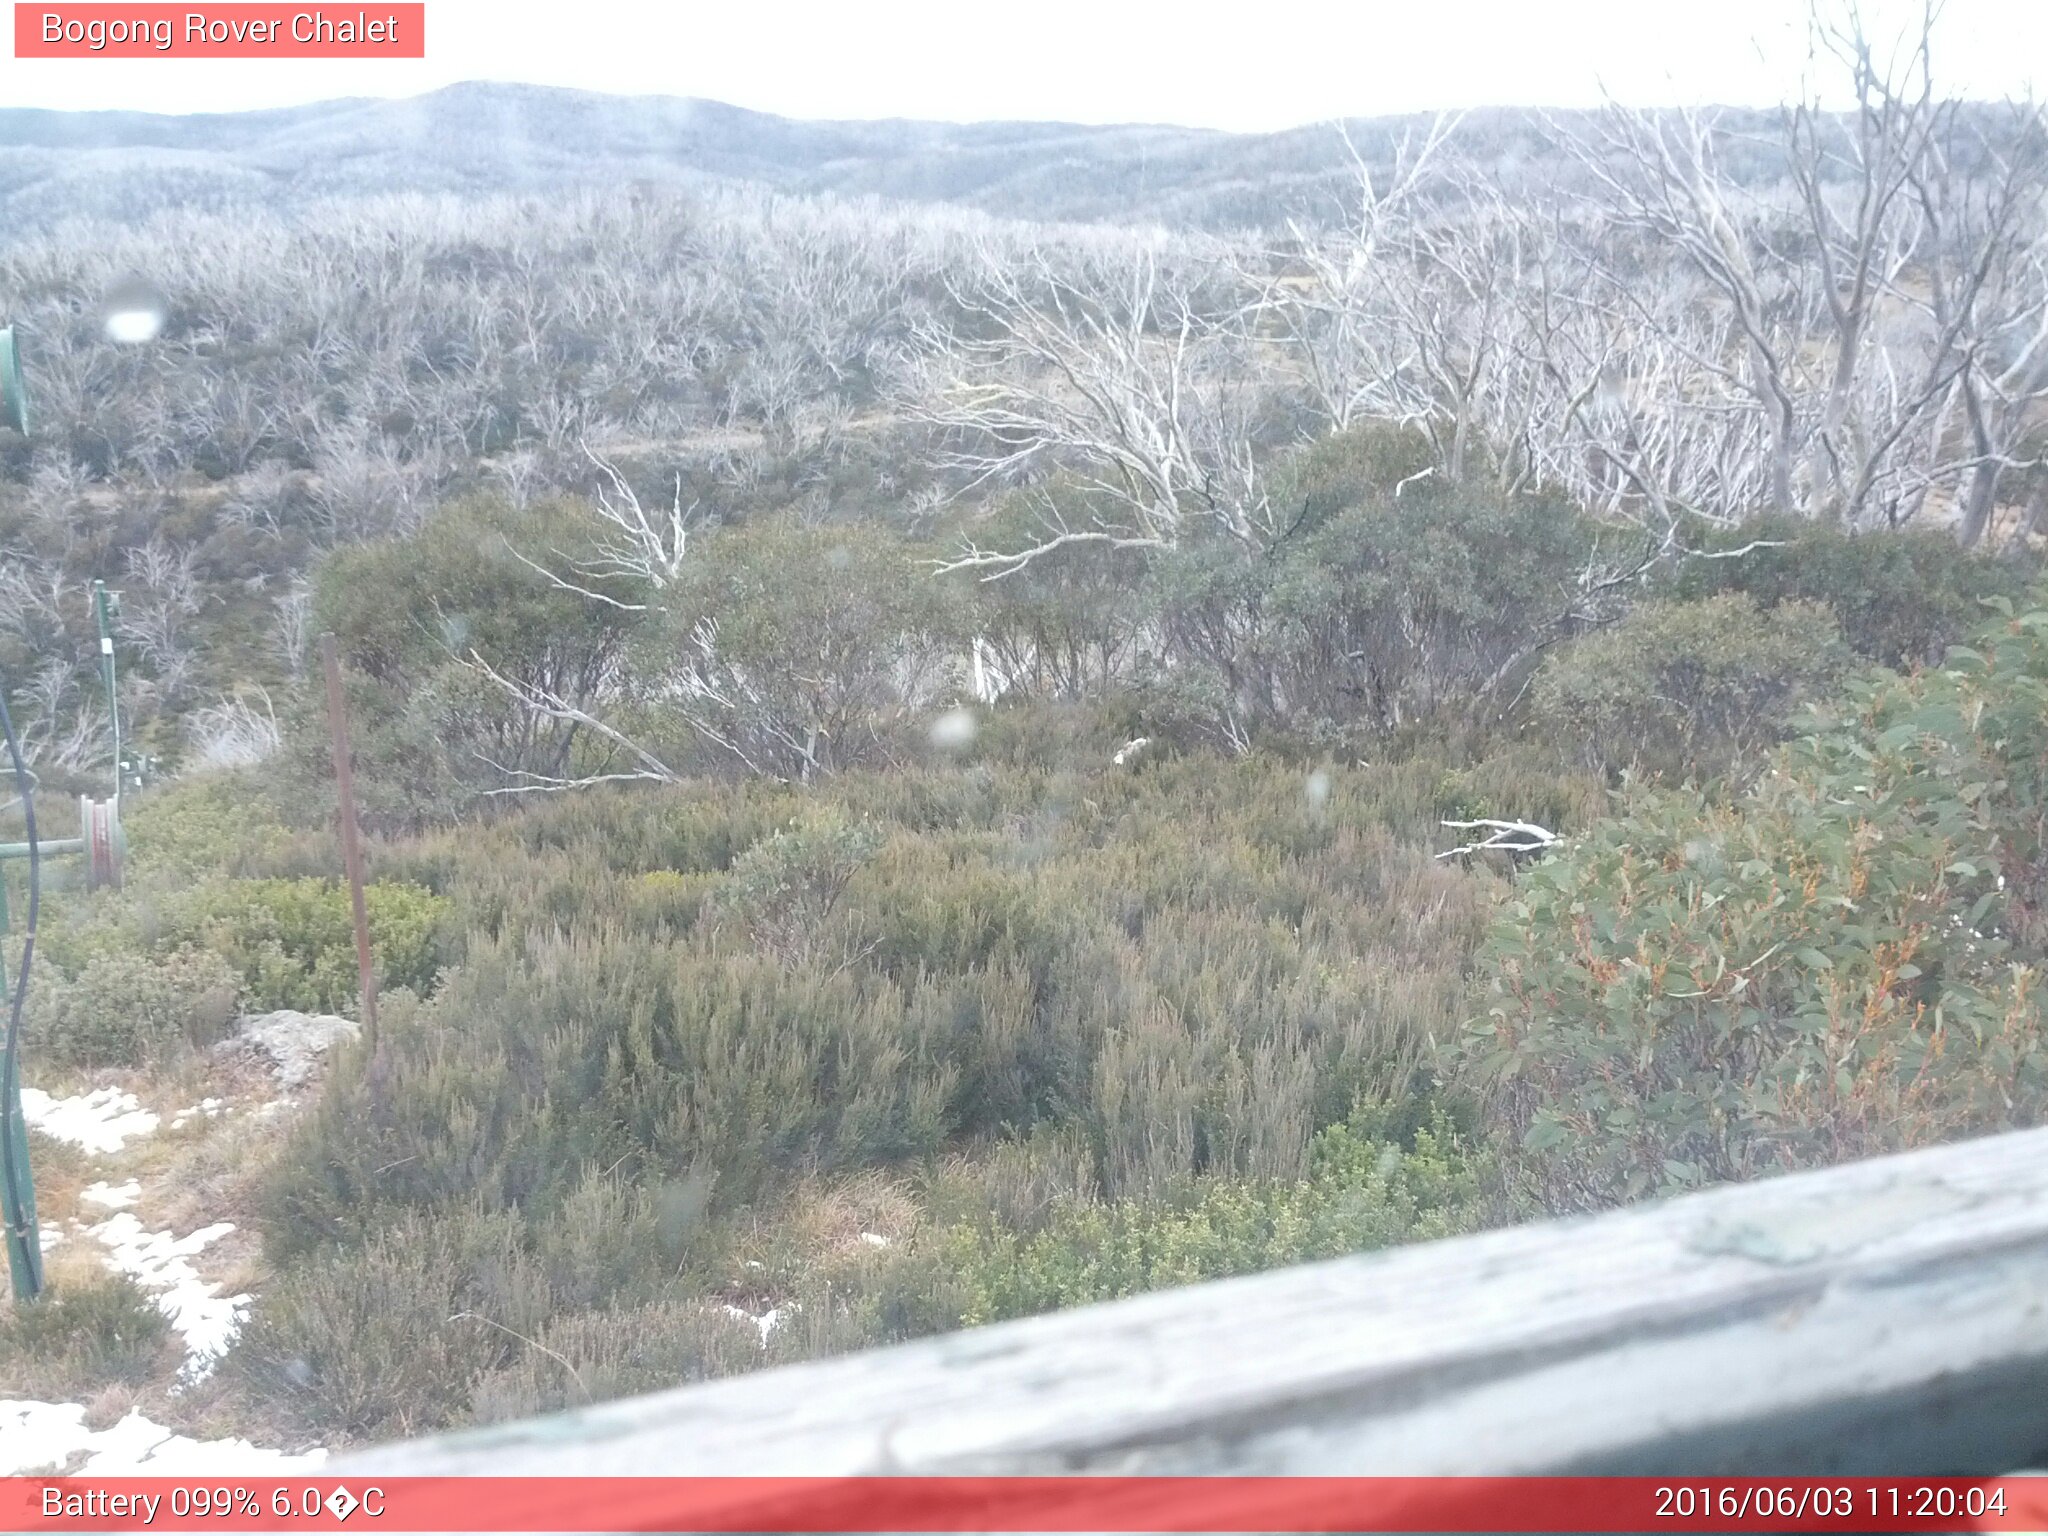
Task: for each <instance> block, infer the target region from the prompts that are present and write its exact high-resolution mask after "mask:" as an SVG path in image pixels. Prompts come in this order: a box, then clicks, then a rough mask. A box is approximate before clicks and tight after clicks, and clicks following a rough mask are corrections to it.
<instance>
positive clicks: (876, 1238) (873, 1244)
mask: <svg viewBox="0 0 2048 1536" xmlns="http://www.w3.org/2000/svg"><path fill="white" fill-rule="evenodd" d="M860 1240H861V1241H862V1242H864V1243H866V1244H867V1245H868V1246H869V1247H870V1248H886V1247H888V1246H889V1239H887V1238H886V1237H884V1236H882V1234H881V1233H879V1232H863V1233H861V1235H860Z"/></svg>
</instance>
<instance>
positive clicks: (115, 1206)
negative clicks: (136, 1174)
mask: <svg viewBox="0 0 2048 1536" xmlns="http://www.w3.org/2000/svg"><path fill="white" fill-rule="evenodd" d="M78 1198H79V1199H81V1200H90V1201H91V1202H92V1203H93V1204H94V1205H103V1206H105V1207H106V1208H107V1209H108V1210H110V1211H121V1210H126V1209H127V1208H128V1207H129V1206H131V1205H133V1204H134V1203H135V1202H136V1201H137V1200H140V1199H141V1198H142V1181H141V1180H139V1179H130V1180H129V1181H128V1182H127V1183H125V1184H109V1183H108V1182H107V1181H106V1180H105V1179H101V1180H100V1181H99V1183H97V1184H88V1185H87V1186H86V1187H85V1188H84V1189H83V1190H81V1191H80V1192H79V1196H78Z"/></svg>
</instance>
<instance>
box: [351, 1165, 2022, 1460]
mask: <svg viewBox="0 0 2048 1536" xmlns="http://www.w3.org/2000/svg"><path fill="white" fill-rule="evenodd" d="M2044 1457H2048V1130H2040V1131H2027V1132H2021V1133H2017V1134H2012V1135H2005V1136H1998V1137H1992V1138H1988V1139H1985V1140H1981V1141H1974V1142H1967V1143H1962V1144H1959V1145H1955V1146H1948V1147H1939V1148H1934V1149H1931V1150H1927V1151H1920V1152H1913V1153H1908V1154H1905V1155H1902V1156H1897V1157H1888V1158H1882V1159H1877V1160H1873V1161H1870V1162H1864V1163H1855V1164H1850V1165H1847V1166H1844V1167H1840V1168H1833V1169H1828V1170H1826V1171H1823V1172H1817V1173H1805V1174H1798V1175H1793V1176H1789V1177H1785V1178H1779V1179H1771V1180H1766V1181H1763V1182H1759V1183H1755V1184H1748V1185H1740V1186H1732V1187H1728V1188H1722V1189H1716V1190H1710V1191H1707V1192H1705V1193H1702V1194H1697V1195H1689V1196H1685V1197H1683V1198H1679V1199H1675V1200H1670V1201H1667V1202H1663V1203H1660V1204H1654V1205H1646V1206H1641V1207H1637V1208H1634V1209H1630V1210H1624V1211H1617V1212H1613V1213H1610V1214H1606V1215H1601V1216H1595V1217H1587V1218H1581V1219H1576V1220H1567V1221H1551V1222H1544V1223H1539V1224H1535V1225H1530V1226H1523V1227H1517V1228H1512V1229H1509V1230H1504V1231H1498V1232H1489V1233H1485V1234H1482V1235H1479V1236H1475V1237H1466V1238H1457V1239H1452V1240H1450V1241H1446V1242H1437V1243H1427V1244H1420V1245H1417V1246H1414V1247H1408V1248H1399V1249H1393V1250H1389V1251H1385V1252H1381V1253H1374V1254H1366V1255H1361V1256H1359V1257H1356V1258H1348V1259H1339V1260H1335V1261H1333V1262H1329V1263H1321V1264H1311V1265H1306V1266H1303V1267H1300V1268H1295V1269H1286V1270H1280V1271H1275V1272H1272V1273H1268V1274H1263V1275H1255V1276H1249V1277H1246V1278H1243V1279H1237V1280H1226V1281H1219V1282H1216V1283H1213V1284H1207V1285H1196V1286H1190V1287H1187V1288H1185V1289H1182V1290H1174V1291H1164V1292H1158V1293H1155V1294H1152V1295H1148V1296H1141V1297H1136V1298H1133V1299H1131V1300H1128V1301H1121V1302H1114V1303H1110V1304H1108V1305H1104V1306H1094V1307H1085V1308H1079V1309H1077V1310H1074V1311H1071V1312H1064V1313H1058V1314H1055V1315H1052V1316H1047V1317H1040V1318H1032V1319H1029V1320H1026V1321H1022V1322H1014V1323H1005V1324H1000V1325H997V1326H995V1327H989V1328H977V1329H972V1330H968V1331H965V1332H962V1333H957V1334H953V1335H949V1336H946V1337H941V1338H935V1339H929V1340H925V1341H922V1342H919V1343H915V1344H908V1345H903V1346H899V1347H896V1348H891V1349H882V1350H876V1351H873V1352H871V1353H867V1354H860V1355H852V1356H846V1357H842V1358H839V1359H834V1360H827V1361H823V1362H819V1363H816V1364H811V1365H802V1366H793V1367H787V1368H783V1369H779V1370H769V1371H761V1372H758V1373H756V1374H754V1375H750V1376H742V1377H736V1378H732V1379H728V1380H723V1381H717V1382H711V1383H707V1384H704V1385H701V1386H694V1387H686V1388H682V1389H679V1390H676V1391H671V1392H662V1393H657V1394H653V1395H651V1396H646V1397H639V1398H631V1399H626V1400H623V1401H619V1402H613V1403H607V1404H603V1405H600V1406H596V1407H592V1408H588V1409H585V1410H582V1411H579V1412H575V1413H568V1414H562V1415H558V1416H554V1417H550V1418H544V1419H535V1420H529V1421H526V1422H523V1423H517V1424H511V1425H505V1426H500V1427H496V1428H490V1429H483V1430H475V1431H469V1432H465V1433H461V1434H454V1435H448V1436H444V1437H440V1438H436V1439H428V1440H420V1441H415V1442H410V1443H406V1444H400V1445H391V1446H385V1447H381V1448H377V1449H373V1450H367V1451H363V1452H359V1453H357V1454H355V1455H353V1456H350V1457H347V1458H343V1459H342V1460H341V1461H340V1462H338V1463H337V1465H336V1467H335V1470H336V1471H337V1472H343V1473H353V1472H356V1471H359V1470H360V1471H374V1472H377V1473H380V1474H387V1475H389V1474H404V1473H418V1474H456V1473H470V1472H477V1473H497V1474H507V1473H521V1474H543V1473H552V1474H585V1475H620V1474H645V1473H667V1474H692V1473H706V1474H727V1475H740V1474H814V1475H828V1474H859V1473H925V1474H948V1473H981V1474H998V1473H1040V1472H1122V1473H1216V1472H1234V1473H1322V1474H1333V1475H1335V1474H1361V1475H1363V1474H1413V1475H1424V1474H1475V1473H1501V1474H1510V1473H1556V1472H1587V1473H1638V1474H1655V1475H1681V1474H1696V1473H1715V1472H1721V1473H1730V1474H1741V1473H1747V1474H1751V1475H1759V1476H1774V1475H1794V1474H1805V1475H1813V1476H1828V1475H1834V1474H1837V1473H1842V1474H1857V1475H1865V1474H1870V1475H1876V1474H1885V1473H1890V1474H1894V1475H1911V1474H1919V1473H1950V1474H1957V1475H1963V1474H1973V1473H1997V1472H2006V1471H2011V1470H2014V1469H2017V1468H2020V1467H2023V1466H2030V1465H2033V1466H2038V1465H2041V1464H2043V1461H2044Z"/></svg>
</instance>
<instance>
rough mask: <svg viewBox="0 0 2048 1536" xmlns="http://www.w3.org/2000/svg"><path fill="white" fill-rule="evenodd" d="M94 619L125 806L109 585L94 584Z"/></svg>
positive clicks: (117, 795)
mask: <svg viewBox="0 0 2048 1536" xmlns="http://www.w3.org/2000/svg"><path fill="white" fill-rule="evenodd" d="M92 611H93V617H94V618H96V619H97V620H98V621H99V626H100V676H101V677H102V678H103V679H104V680H105V682H106V685H107V727H108V729H109V730H111V731H112V732H113V733H114V804H115V805H116V806H118V805H119V804H120V803H121V767H122V764H121V705H120V703H119V701H118V699H117V698H116V696H115V693H114V625H113V621H112V618H111V616H110V615H109V613H108V601H107V584H106V583H105V582H104V581H95V582H94V583H93V584H92Z"/></svg>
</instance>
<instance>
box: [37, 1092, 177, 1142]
mask: <svg viewBox="0 0 2048 1536" xmlns="http://www.w3.org/2000/svg"><path fill="white" fill-rule="evenodd" d="M21 1108H22V1113H23V1115H24V1116H25V1117H26V1118H27V1120H28V1123H29V1124H30V1125H32V1126H34V1127H35V1128H36V1129H37V1130H39V1131H41V1132H42V1133H43V1134H44V1135H45V1136H54V1137H56V1138H57V1139H58V1140H59V1141H68V1142H70V1143H71V1144H72V1145H73V1146H75V1147H81V1148H83V1149H84V1150H85V1151H87V1152H118V1151H120V1150H121V1147H122V1145H123V1144H124V1143H125V1142H127V1141H129V1140H131V1139H133V1138H134V1137H137V1136H147V1135H148V1134H149V1133H150V1132H151V1131H153V1130H155V1129H156V1127H157V1117H156V1116H155V1115H154V1114H153V1113H151V1112H150V1111H149V1110H146V1109H144V1108H143V1107H142V1101H141V1100H139V1099H137V1098H136V1097H135V1095H134V1094H132V1093H123V1092H122V1091H121V1090H120V1089H119V1088H95V1089H93V1091H92V1092H91V1093H83V1094H79V1095H77V1096H76V1097H74V1098H69V1099H53V1098H51V1097H50V1096H49V1095H48V1094H47V1093H44V1092H42V1091H41V1090H39V1089H35V1088H24V1089H22V1090H21Z"/></svg>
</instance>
